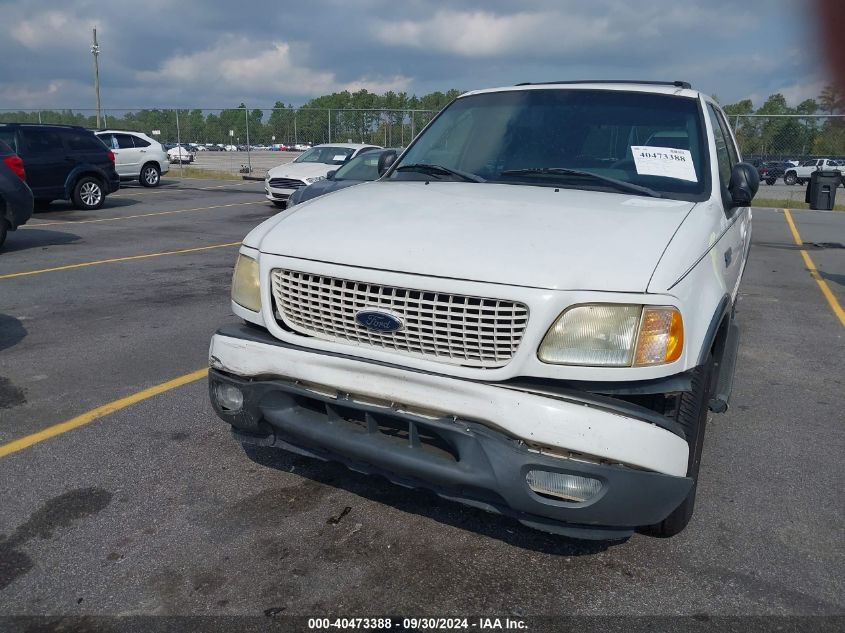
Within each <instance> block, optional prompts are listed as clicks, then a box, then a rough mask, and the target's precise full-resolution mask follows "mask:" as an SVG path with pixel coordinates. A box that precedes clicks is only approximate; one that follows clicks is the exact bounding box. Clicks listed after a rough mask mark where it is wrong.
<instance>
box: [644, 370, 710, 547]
mask: <svg viewBox="0 0 845 633" xmlns="http://www.w3.org/2000/svg"><path fill="white" fill-rule="evenodd" d="M712 381H713V357H712V356H711V357H710V359H709V360H708V361H707V363H706V364H705V365H702V366H701V367H699V368H698V369H697V370H696V372H695V373H694V374H693V377H692V391H691V392H689V393H684V394H682V395H681V401H680V402H679V403H678V415H677V417H676V421H677V422H678V423H679V424H680V425H681V426H682V427H683V429H684V434H685V435H686V437H687V442H688V443H689V446H690V451H689V461H688V462H687V477H690V478H692V488H691V489H690V491H689V494H688V495H687V497H686V499H684V500H683V501H682V502H681V505H679V506H678V507H677V508H675V509H674V510H672V512H671V514H669V516H667V517H666V518H665V519H663V520H662V521H661V522H660V523H656V524H654V525H648V526H645V527H642V528H640V532H642V533H643V534H648V535H650V536H656V537H659V538H668V537H670V536H675V535H676V534H678V533H679V532H681V531H682V530H683V529H684V528H685V527H686V526H687V524H688V523H689V522H690V519H691V518H692V513H693V510H694V508H695V492H696V488H697V487H698V469H699V467H700V466H701V451H702V449H703V448H704V430H705V428H706V427H707V413H708V410H709V409H708V405H709V402H710V393H711V391H712Z"/></svg>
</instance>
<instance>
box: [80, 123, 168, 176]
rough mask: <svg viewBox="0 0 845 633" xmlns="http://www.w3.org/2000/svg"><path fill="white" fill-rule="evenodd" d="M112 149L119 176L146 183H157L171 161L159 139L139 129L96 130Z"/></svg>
mask: <svg viewBox="0 0 845 633" xmlns="http://www.w3.org/2000/svg"><path fill="white" fill-rule="evenodd" d="M95 134H96V135H97V136H98V137H99V138H100V140H101V141H103V143H105V144H106V147H108V148H109V149H111V150H112V151H113V152H114V168H115V170H116V171H117V175H118V176H120V179H121V180H137V181H138V182H140V183H141V184H142V185H143V186H145V187H158V186H159V185H160V184H161V175H162V174H166V173H167V172H168V171H169V170H170V161H169V160H168V158H167V153H166V152H165V151H164V148H163V147H162V146H161V143H159V142H158V141H156V140H155V139H153V138H150V137H149V136H147V135H146V134H143V133H141V132H127V131H124V130H102V131H99V132H95Z"/></svg>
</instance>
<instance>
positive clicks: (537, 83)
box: [516, 79, 692, 89]
mask: <svg viewBox="0 0 845 633" xmlns="http://www.w3.org/2000/svg"><path fill="white" fill-rule="evenodd" d="M550 84H641V85H646V86H675V87H676V88H686V89H691V88H692V85H691V84H690V82H688V81H636V80H634V79H578V80H575V81H523V82H522V83H518V84H516V85H517V86H547V85H550Z"/></svg>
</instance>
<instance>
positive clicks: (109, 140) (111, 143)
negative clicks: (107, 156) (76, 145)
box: [97, 134, 117, 149]
mask: <svg viewBox="0 0 845 633" xmlns="http://www.w3.org/2000/svg"><path fill="white" fill-rule="evenodd" d="M97 138H98V139H100V140H101V141H102V142H103V144H104V145H105V146H106V147H108V148H111V149H117V141H116V140H115V138H114V134H97Z"/></svg>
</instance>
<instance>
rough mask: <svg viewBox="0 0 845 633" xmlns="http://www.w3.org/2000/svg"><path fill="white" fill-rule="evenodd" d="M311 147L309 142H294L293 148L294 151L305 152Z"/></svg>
mask: <svg viewBox="0 0 845 633" xmlns="http://www.w3.org/2000/svg"><path fill="white" fill-rule="evenodd" d="M311 147H312V146H311V143H296V144H295V145H294V146H293V149H294V151H296V152H307V151H308V150H309V149H311Z"/></svg>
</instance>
